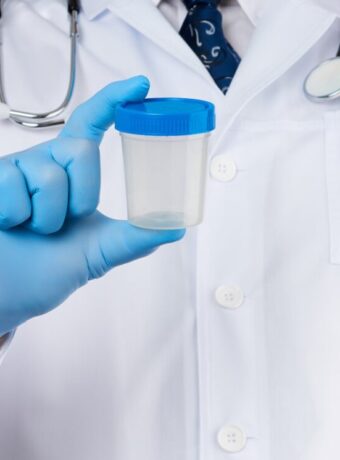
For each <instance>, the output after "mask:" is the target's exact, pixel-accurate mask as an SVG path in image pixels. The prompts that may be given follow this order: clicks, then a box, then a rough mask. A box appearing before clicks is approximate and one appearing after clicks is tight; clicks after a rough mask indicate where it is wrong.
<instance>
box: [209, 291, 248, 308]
mask: <svg viewBox="0 0 340 460" xmlns="http://www.w3.org/2000/svg"><path fill="white" fill-rule="evenodd" d="M215 299H216V301H217V303H218V304H219V305H220V306H221V307H225V308H238V307H239V306H240V305H241V304H242V302H243V300H244V295H243V292H242V290H241V288H240V287H239V286H220V287H219V288H217V289H216V291H215Z"/></svg>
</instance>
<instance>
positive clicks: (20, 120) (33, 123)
mask: <svg viewBox="0 0 340 460" xmlns="http://www.w3.org/2000/svg"><path fill="white" fill-rule="evenodd" d="M67 9H68V13H69V16H70V44H71V55H70V74H69V75H70V76H69V82H68V87H67V92H66V95H65V98H64V100H63V101H62V103H61V104H60V105H59V107H57V108H56V109H54V110H51V111H49V112H43V113H33V112H26V111H23V110H15V109H12V108H10V107H9V106H8V104H7V102H6V98H5V93H4V88H3V78H2V70H3V66H0V120H1V119H2V120H3V119H9V120H11V121H12V122H14V123H16V124H18V125H21V126H25V127H27V128H47V127H51V126H59V125H62V124H64V122H65V121H64V120H63V119H60V118H59V119H58V118H57V117H58V116H59V115H60V114H61V113H62V112H63V111H64V110H65V109H66V107H67V106H68V104H69V103H70V100H71V98H72V95H73V91H74V84H75V78H76V48H77V39H78V36H79V34H78V14H79V11H80V0H68V4H67ZM1 20H2V5H1V0H0V21H1ZM0 25H1V23H0ZM0 45H2V42H1V41H0Z"/></svg>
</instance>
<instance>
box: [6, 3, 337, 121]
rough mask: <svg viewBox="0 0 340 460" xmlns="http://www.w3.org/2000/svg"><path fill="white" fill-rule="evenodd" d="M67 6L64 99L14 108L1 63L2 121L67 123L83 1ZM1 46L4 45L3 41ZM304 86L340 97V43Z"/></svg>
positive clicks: (318, 95)
mask: <svg viewBox="0 0 340 460" xmlns="http://www.w3.org/2000/svg"><path fill="white" fill-rule="evenodd" d="M1 6H2V5H1V0H0V21H1V20H2V7H1ZM67 8H68V13H69V15H70V44H71V56H70V76H69V83H68V88H67V92H66V95H65V98H64V100H63V102H62V103H61V104H60V105H59V107H57V108H56V109H54V110H51V111H49V112H44V113H34V112H26V111H23V110H15V109H12V108H10V107H9V105H8V104H7V102H6V98H5V94H4V89H3V78H2V70H3V66H0V120H4V119H9V120H11V121H12V122H14V123H16V124H18V125H20V126H24V127H27V128H46V127H51V126H59V125H62V124H64V123H65V121H64V120H63V119H60V118H57V117H58V116H59V115H60V114H61V113H62V112H64V110H65V109H66V107H67V106H68V105H69V103H70V100H71V98H72V95H73V91H74V84H75V78H76V48H77V39H78V36H79V33H78V14H79V12H80V0H68V5H67ZM0 25H1V22H0ZM0 45H2V41H1V40H0ZM303 89H304V92H305V95H306V96H307V97H308V99H310V100H311V101H313V102H326V101H331V100H334V99H336V98H338V97H340V46H339V49H338V52H337V55H336V56H335V57H334V58H331V59H327V60H326V61H324V62H322V63H321V64H319V65H318V66H316V67H315V68H314V69H313V70H312V71H311V72H310V73H309V74H308V75H307V77H306V79H305V81H304V85H303Z"/></svg>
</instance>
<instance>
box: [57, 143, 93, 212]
mask: <svg viewBox="0 0 340 460" xmlns="http://www.w3.org/2000/svg"><path fill="white" fill-rule="evenodd" d="M51 154H52V157H53V159H54V160H55V161H56V162H57V163H58V164H59V165H60V166H62V167H63V168H64V169H65V171H66V173H67V175H68V180H69V201H68V214H69V216H72V217H81V216H87V215H89V214H91V213H92V212H94V211H95V209H96V208H97V205H98V201H99V192H100V160H99V148H98V145H97V144H96V143H95V142H93V141H89V140H86V139H72V138H65V139H57V140H56V141H54V142H52V143H51Z"/></svg>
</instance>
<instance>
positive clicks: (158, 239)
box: [86, 212, 185, 279]
mask: <svg viewBox="0 0 340 460" xmlns="http://www.w3.org/2000/svg"><path fill="white" fill-rule="evenodd" d="M87 225H90V227H91V237H90V239H89V243H88V245H87V248H86V253H87V254H86V257H87V264H88V269H89V279H93V278H99V277H101V276H103V275H104V274H105V273H107V272H108V271H109V270H110V269H111V268H113V267H115V266H117V265H122V264H125V263H127V262H131V261H132V260H135V259H139V258H141V257H144V256H147V255H149V254H150V253H151V252H153V251H154V250H155V249H157V247H158V246H161V245H163V244H167V243H173V242H175V241H178V240H180V239H181V238H183V236H184V234H185V230H184V229H180V230H147V229H142V228H137V227H134V226H133V225H130V224H129V223H128V222H127V221H120V220H114V219H110V218H108V217H106V216H104V215H103V214H101V213H99V212H96V213H95V214H94V215H93V216H91V217H90V218H88V224H87Z"/></svg>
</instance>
